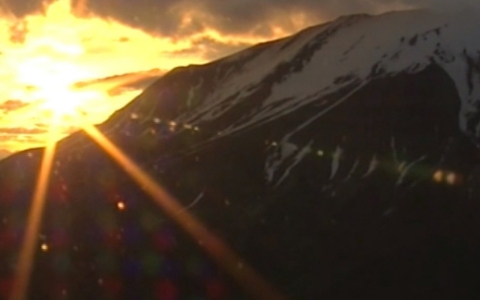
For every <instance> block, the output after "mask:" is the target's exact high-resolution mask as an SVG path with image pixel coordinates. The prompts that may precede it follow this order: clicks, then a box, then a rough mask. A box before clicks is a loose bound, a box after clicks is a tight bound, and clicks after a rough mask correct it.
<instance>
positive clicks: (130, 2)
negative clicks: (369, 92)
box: [2, 0, 478, 37]
mask: <svg viewBox="0 0 480 300" xmlns="http://www.w3.org/2000/svg"><path fill="white" fill-rule="evenodd" d="M2 1H4V2H5V3H7V5H8V6H9V7H10V10H11V11H12V12H14V13H15V14H16V15H24V14H26V13H30V12H33V11H38V10H41V8H42V4H41V3H42V1H41V0H22V1H18V0H2ZM52 1H53V0H49V1H48V2H52ZM79 1H81V2H83V3H85V4H86V6H87V7H88V10H89V11H90V12H91V13H93V14H96V15H99V16H103V17H109V18H113V19H116V20H118V21H121V22H124V23H127V24H129V25H131V26H135V27H139V28H142V29H144V30H147V31H150V32H154V33H158V34H162V35H166V36H172V37H183V36H189V35H191V34H193V33H196V32H201V31H202V30H203V29H205V28H214V29H216V30H218V31H220V32H221V33H224V34H255V35H257V36H266V37H268V36H270V35H271V33H272V32H271V31H272V26H271V25H272V24H271V22H273V21H274V20H276V24H275V25H276V26H280V27H283V29H285V30H295V29H298V28H294V27H295V26H294V25H295V22H294V20H292V17H293V16H294V15H295V14H297V15H298V14H303V15H304V16H306V17H308V19H309V23H310V24H314V23H318V22H322V21H327V20H331V19H334V18H336V17H338V16H340V15H348V14H354V13H372V14H374V13H380V12H384V11H388V10H393V9H402V8H413V7H436V8H439V9H443V10H448V9H450V8H458V7H462V6H465V4H470V5H475V4H476V5H477V6H478V3H477V2H478V0H460V1H459V0H455V1H454V0H88V1H85V0H73V4H74V6H76V5H77V4H78V2H79ZM187 17H189V18H187Z"/></svg>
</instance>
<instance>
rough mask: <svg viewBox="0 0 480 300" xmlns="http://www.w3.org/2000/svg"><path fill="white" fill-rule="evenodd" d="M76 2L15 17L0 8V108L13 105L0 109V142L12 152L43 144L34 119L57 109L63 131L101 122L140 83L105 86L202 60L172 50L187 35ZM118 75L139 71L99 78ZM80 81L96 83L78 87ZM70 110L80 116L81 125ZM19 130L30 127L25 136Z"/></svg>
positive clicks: (42, 122)
mask: <svg viewBox="0 0 480 300" xmlns="http://www.w3.org/2000/svg"><path fill="white" fill-rule="evenodd" d="M82 3H85V1H83V2H82ZM83 6H84V7H83V8H82V14H78V13H74V9H73V8H72V5H71V3H70V1H69V0H58V1H54V2H52V3H51V4H49V5H48V6H47V7H46V8H45V11H44V13H37V14H33V15H28V16H26V17H24V18H22V19H18V18H15V17H13V14H12V13H10V12H9V9H8V7H6V6H4V5H3V6H1V7H0V9H1V10H0V28H4V30H0V44H2V49H0V51H1V54H0V80H1V82H2V85H1V86H0V95H2V97H3V98H0V107H3V106H4V105H2V104H8V103H14V104H16V107H14V108H8V110H7V109H3V112H4V113H3V116H2V117H3V118H2V119H1V120H0V128H7V129H8V130H6V131H7V132H0V135H1V136H2V137H3V138H2V141H3V143H2V148H6V149H8V150H10V151H18V150H22V149H25V148H30V147H36V146H44V145H45V141H46V139H47V138H48V137H47V135H48V133H47V132H46V130H45V131H44V132H43V131H42V130H39V129H38V126H41V127H43V128H46V127H47V126H49V123H50V121H49V120H50V119H51V117H52V114H55V115H59V116H60V120H61V122H60V123H59V124H58V126H60V127H61V128H63V129H64V130H63V135H66V134H68V133H70V132H71V130H72V128H79V127H80V126H81V125H83V123H89V124H94V123H100V122H102V121H104V120H105V119H106V118H107V117H108V116H109V115H111V114H112V112H114V111H115V110H117V109H119V108H121V107H123V106H124V105H126V104H127V103H128V102H129V101H130V100H131V99H133V98H134V97H135V96H136V95H138V94H139V93H140V92H142V89H143V87H140V86H130V87H128V86H127V87H126V88H124V89H120V92H118V93H114V94H112V93H109V90H110V89H114V88H116V87H119V86H122V85H126V84H130V83H134V82H135V81H138V80H141V79H146V78H154V77H159V76H160V75H161V74H162V73H163V72H164V71H165V70H169V69H171V68H173V67H176V66H179V65H185V64H187V63H201V62H203V61H204V60H203V59H202V58H201V57H199V56H196V57H195V56H194V55H193V54H192V56H188V55H182V56H172V55H171V53H173V52H175V51H177V50H180V49H183V48H185V47H188V43H189V41H183V42H181V41H174V40H172V39H170V38H168V37H160V36H155V35H152V34H148V33H146V32H144V31H142V30H139V29H135V28H132V27H129V26H127V25H124V24H121V23H119V22H116V21H113V20H107V19H102V18H100V17H96V16H93V15H89V14H88V12H85V5H83ZM75 9H76V10H78V7H77V8H75ZM169 53H170V54H169ZM152 68H159V69H157V71H156V72H154V73H153V74H152V72H145V71H149V70H152ZM124 74H139V75H138V76H133V77H132V76H130V77H128V76H127V77H128V78H129V79H130V80H129V81H128V80H127V81H126V80H125V77H121V76H120V77H118V78H117V82H115V80H111V79H110V80H107V82H106V83H104V84H102V82H103V80H104V79H105V78H116V77H112V76H118V75H124ZM79 82H95V83H96V84H92V85H84V86H82V87H78V86H77V84H78V83H79ZM7 106H8V105H7ZM17 106H18V107H17ZM0 113H2V112H1V111H0ZM71 115H76V116H77V117H78V116H79V115H81V116H82V118H81V120H82V121H81V122H80V123H82V124H78V118H71ZM73 120H75V121H73ZM72 122H73V123H72ZM26 124H28V126H26ZM19 128H21V129H22V130H18V129H19ZM25 129H26V130H25ZM25 131H27V133H31V132H34V133H35V134H31V135H30V136H28V134H27V133H25ZM23 137H25V139H23ZM27 137H28V138H27ZM22 141H24V142H25V143H22ZM27 142H28V143H27Z"/></svg>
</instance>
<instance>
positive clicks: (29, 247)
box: [10, 126, 56, 300]
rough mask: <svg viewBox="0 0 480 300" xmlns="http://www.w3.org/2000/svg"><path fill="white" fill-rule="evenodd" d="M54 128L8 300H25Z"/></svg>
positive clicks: (53, 145)
mask: <svg viewBox="0 0 480 300" xmlns="http://www.w3.org/2000/svg"><path fill="white" fill-rule="evenodd" d="M54 131H55V128H54V126H52V129H51V139H50V142H49V143H48V144H47V147H46V148H45V150H44V153H43V158H42V163H41V166H40V173H39V176H38V180H37V185H36V188H35V191H34V194H33V198H32V208H31V210H30V214H29V217H28V222H27V225H26V230H25V238H24V241H23V245H22V248H21V250H20V256H19V259H18V264H17V269H16V276H15V283H14V286H13V291H12V294H11V296H10V300H25V299H26V293H27V291H28V285H29V281H30V276H31V273H32V266H33V259H34V256H35V250H36V249H38V248H37V247H38V245H37V243H38V235H39V231H40V226H41V222H42V215H43V210H44V207H45V199H46V195H47V188H48V182H49V178H50V173H51V170H52V165H53V159H54V156H55V142H54V139H55V136H56V135H55V133H54ZM40 248H41V250H42V251H48V245H47V244H42V245H41V246H40Z"/></svg>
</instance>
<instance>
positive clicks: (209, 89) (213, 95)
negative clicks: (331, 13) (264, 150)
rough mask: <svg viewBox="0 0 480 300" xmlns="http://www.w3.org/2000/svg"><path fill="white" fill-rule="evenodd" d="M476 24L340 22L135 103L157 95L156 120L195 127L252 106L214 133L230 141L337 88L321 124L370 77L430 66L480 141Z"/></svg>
mask: <svg viewBox="0 0 480 300" xmlns="http://www.w3.org/2000/svg"><path fill="white" fill-rule="evenodd" d="M478 17H479V16H478V14H477V13H474V12H462V13H456V14H454V15H444V14H435V13H432V12H428V11H408V12H396V13H387V14H384V15H381V16H376V17H371V16H367V15H355V16H350V17H343V18H339V19H338V20H336V21H334V22H331V23H328V24H325V25H321V26H317V27H312V28H310V29H307V30H305V31H303V32H301V33H299V34H297V35H295V36H292V37H289V38H285V39H282V40H279V41H275V42H271V43H267V44H263V45H259V46H257V47H254V48H252V49H249V50H246V51H243V52H240V53H238V54H236V55H233V56H230V57H227V58H225V59H223V60H221V61H218V62H215V63H212V64H210V65H206V66H197V67H193V66H192V67H188V68H185V69H178V70H176V71H174V72H172V73H171V74H170V75H167V77H166V78H165V79H164V80H163V81H160V82H159V83H157V85H154V86H153V87H152V88H151V89H150V91H148V92H147V93H145V94H143V95H142V96H140V97H139V99H137V101H136V102H137V103H135V105H140V106H141V102H142V101H147V102H148V103H151V102H152V101H153V99H152V98H154V99H156V100H157V101H159V102H160V103H159V106H160V108H161V109H165V108H167V112H162V111H159V114H160V116H159V117H166V118H167V119H170V121H175V122H179V123H182V124H190V125H192V126H197V125H198V126H199V125H201V124H202V123H204V122H214V121H216V120H219V119H222V118H224V117H226V116H229V113H230V112H231V111H233V110H235V109H236V108H237V107H239V106H248V109H246V110H245V111H244V112H243V113H242V114H241V115H236V116H234V117H233V118H232V117H231V116H229V118H231V119H230V122H228V124H225V127H224V128H218V129H219V131H220V132H221V134H231V133H236V132H239V131H242V130H244V129H247V128H251V127H256V126H259V125H261V124H263V123H265V122H268V121H271V120H272V119H275V118H278V117H279V116H282V115H287V114H289V113H290V112H292V111H295V110H298V109H299V108H300V107H302V106H305V105H307V104H309V103H312V102H314V101H318V100H319V99H322V98H327V97H328V96H330V95H332V94H336V93H339V92H340V91H342V95H343V97H333V98H331V99H328V100H327V99H325V100H324V101H322V102H321V103H320V104H319V105H320V108H321V109H319V111H318V112H317V113H316V115H315V116H312V118H317V117H320V116H321V115H323V114H325V113H327V112H328V111H329V110H331V109H333V108H335V107H336V106H338V105H340V104H342V103H343V102H344V101H345V100H346V99H348V96H349V95H350V94H353V93H355V92H356V91H358V90H360V89H361V88H362V87H364V86H365V85H366V84H368V83H369V82H371V81H372V80H375V79H379V78H389V77H392V76H395V75H397V74H399V73H408V74H414V73H419V72H421V71H422V70H425V68H427V67H428V66H430V65H432V64H435V65H438V66H439V67H440V68H441V69H442V70H444V71H445V72H446V73H447V74H448V75H449V76H450V78H452V80H453V81H454V82H455V85H456V87H457V91H458V94H459V97H460V99H461V111H460V112H459V115H460V119H459V126H460V128H461V129H462V131H463V132H464V133H465V134H467V135H468V136H470V137H472V138H475V139H479V138H480V126H479V107H480V87H479V85H480V40H479V39H478V38H477V36H478V21H477V20H478ZM176 81H179V82H176ZM179 85H181V88H179V89H177V88H176V87H177V86H179ZM152 93H158V94H157V95H152ZM152 96H156V97H152ZM172 97H174V98H175V99H174V100H172V99H171V98H172ZM170 101H174V102H175V104H171V105H173V106H175V108H174V109H175V112H173V111H172V110H171V109H172V108H171V107H164V106H165V105H169V104H165V102H167V103H169V102H170ZM135 105H134V106H135ZM147 106H149V107H150V106H151V105H150V104H149V105H147ZM135 111H136V110H135V108H133V107H132V112H134V113H137V114H138V113H143V114H145V113H146V112H142V111H141V109H140V111H138V112H135ZM308 122H310V120H305V123H308ZM299 126H302V124H299Z"/></svg>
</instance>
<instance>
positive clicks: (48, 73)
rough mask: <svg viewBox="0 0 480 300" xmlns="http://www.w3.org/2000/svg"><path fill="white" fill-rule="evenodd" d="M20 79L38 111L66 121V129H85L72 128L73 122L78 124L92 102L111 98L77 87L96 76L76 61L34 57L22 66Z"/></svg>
mask: <svg viewBox="0 0 480 300" xmlns="http://www.w3.org/2000/svg"><path fill="white" fill-rule="evenodd" d="M80 51H81V49H80ZM17 76H18V78H17V81H18V82H19V83H21V84H22V85H23V86H25V87H26V90H27V92H28V94H29V95H28V96H29V98H31V99H34V103H35V104H36V106H37V108H36V110H37V111H44V112H47V113H49V114H50V115H52V116H55V120H57V121H58V120H64V124H63V125H64V126H65V127H67V126H77V127H79V126H82V125H83V124H81V123H80V124H72V120H75V121H76V122H78V120H79V117H80V116H81V115H82V111H84V109H85V106H86V105H87V104H88V102H89V101H101V100H102V98H103V99H105V98H106V97H107V95H106V94H105V93H104V92H102V90H92V89H88V87H87V88H82V89H81V88H78V87H76V85H75V84H76V83H77V82H79V81H80V80H84V79H85V78H89V77H91V76H92V75H91V74H90V72H89V70H88V68H86V67H83V66H81V65H79V64H76V63H75V62H74V60H72V61H62V60H59V59H52V58H51V57H46V56H43V57H42V56H37V57H32V58H29V59H26V60H25V61H24V62H22V63H21V64H20V65H19V66H18V72H17ZM23 96H25V95H23ZM66 119H69V120H68V122H67V121H66ZM57 126H62V123H57Z"/></svg>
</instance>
